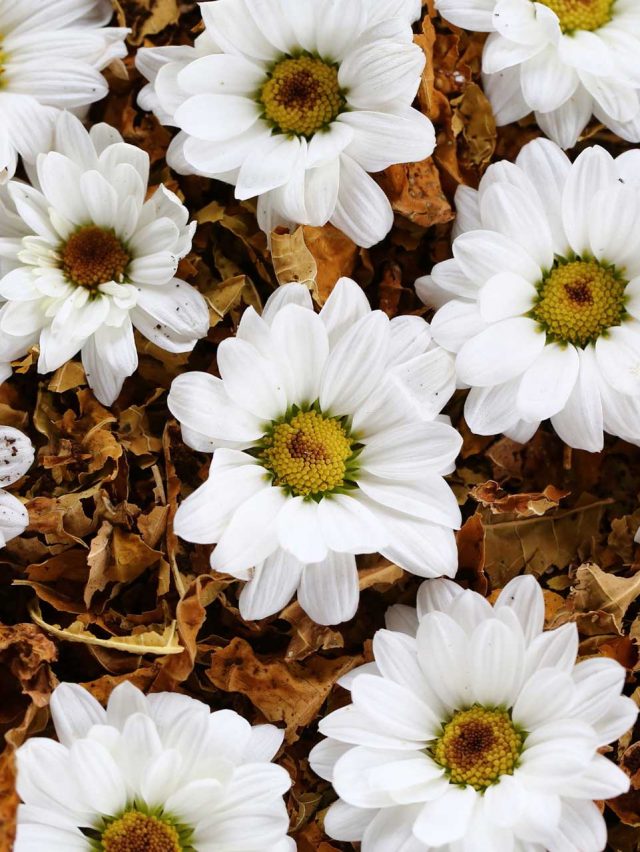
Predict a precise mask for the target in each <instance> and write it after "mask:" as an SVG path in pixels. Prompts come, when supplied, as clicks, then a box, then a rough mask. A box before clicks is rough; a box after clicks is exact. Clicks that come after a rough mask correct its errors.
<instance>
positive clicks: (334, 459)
mask: <svg viewBox="0 0 640 852" xmlns="http://www.w3.org/2000/svg"><path fill="white" fill-rule="evenodd" d="M264 446H265V449H264V450H263V451H262V455H261V460H262V463H263V464H264V466H265V467H266V468H267V470H269V471H270V472H271V473H272V474H273V483H274V485H280V486H284V487H286V488H288V489H290V491H291V493H292V494H294V495H296V496H303V497H310V496H319V495H322V494H325V493H326V492H328V491H333V490H334V489H336V488H339V487H340V486H342V485H344V483H345V476H346V473H347V462H348V461H349V458H350V457H351V455H352V454H353V447H352V441H351V439H350V437H349V435H348V434H347V432H346V430H345V428H344V426H343V425H342V423H341V422H340V420H336V419H335V418H330V417H323V416H322V415H321V414H319V413H318V412H317V411H315V410H314V409H312V410H310V411H301V412H299V413H298V414H296V415H295V416H294V417H293V418H292V419H291V420H289V421H288V422H286V423H278V424H277V425H276V426H274V427H273V429H272V431H271V432H270V434H269V435H268V436H267V438H266V439H265V442H264Z"/></svg>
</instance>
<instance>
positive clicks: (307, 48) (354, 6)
mask: <svg viewBox="0 0 640 852" xmlns="http://www.w3.org/2000/svg"><path fill="white" fill-rule="evenodd" d="M200 9H201V11H202V18H203V22H204V25H205V31H204V32H203V33H202V35H200V36H199V37H198V39H197V41H196V44H195V46H194V47H182V46H175V47H165V48H162V47H159V48H149V49H143V50H140V51H139V52H138V55H137V60H136V61H137V65H138V68H139V70H140V71H141V72H142V73H143V74H144V75H145V77H147V79H148V80H150V84H149V86H147V87H146V88H145V89H143V91H142V92H141V95H140V104H141V106H142V107H143V108H145V109H152V110H153V111H154V112H155V113H156V115H157V116H158V118H159V119H160V120H161V121H162V122H164V123H165V124H169V125H174V126H176V127H178V128H180V133H178V135H177V136H176V138H175V139H174V141H173V143H172V144H171V146H170V147H169V151H168V152H167V162H168V163H169V165H170V166H171V167H172V168H174V169H175V170H176V171H178V172H179V173H181V174H194V173H195V174H200V175H205V176H209V177H214V178H218V179H220V180H224V181H226V182H227V183H231V184H233V185H234V186H235V194H236V197H237V198H239V199H247V198H252V197H253V196H259V200H258V218H259V222H260V225H261V227H262V228H263V229H264V230H265V231H266V232H267V233H269V232H270V231H271V230H272V229H273V228H274V227H275V226H276V225H280V224H285V225H289V224H292V223H300V224H309V225H324V224H325V223H326V222H328V221H331V222H333V224H334V225H336V227H338V228H340V229H341V230H342V231H344V232H345V233H346V234H348V236H350V237H351V238H352V239H353V240H354V241H355V242H356V243H358V245H361V246H371V245H373V244H374V243H377V242H379V241H380V240H381V239H382V238H383V237H384V236H385V235H386V234H387V232H388V231H389V230H390V228H391V225H392V223H393V213H392V210H391V205H390V204H389V201H388V199H387V197H386V196H385V194H384V192H383V191H382V190H381V189H380V187H379V186H378V184H377V183H376V182H375V181H374V180H373V178H371V177H370V176H369V174H368V173H369V172H379V171H381V170H382V169H385V168H386V167H387V166H390V165H392V164H394V163H406V162H413V161H416V160H423V159H424V158H425V157H428V156H429V155H430V154H431V152H432V151H433V148H434V145H435V135H434V130H433V126H432V124H431V122H430V121H429V120H428V119H427V118H426V117H425V116H424V115H422V114H421V113H420V112H418V111H417V110H415V109H413V108H412V106H411V104H412V101H413V99H414V97H415V95H416V92H417V90H418V85H419V83H420V76H421V73H422V70H423V67H424V64H425V57H424V53H423V52H422V50H421V49H420V48H419V47H418V45H415V44H413V40H412V39H413V36H412V31H411V21H412V20H414V19H415V18H417V17H418V16H419V14H420V9H421V3H420V2H419V0H215V2H209V3H201V4H200Z"/></svg>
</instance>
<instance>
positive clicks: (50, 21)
mask: <svg viewBox="0 0 640 852" xmlns="http://www.w3.org/2000/svg"><path fill="white" fill-rule="evenodd" d="M112 17H113V6H112V5H111V3H110V2H109V0H77V2H70V0H20V2H19V3H3V4H2V8H1V9H0V116H2V120H1V121H0V181H3V180H6V179H7V178H11V177H13V175H14V173H15V170H16V165H17V160H18V156H22V157H23V158H24V160H26V161H27V162H29V163H33V162H35V159H36V157H37V155H38V154H39V153H40V152H42V151H48V150H49V149H50V148H51V142H52V139H53V130H54V125H55V120H56V117H57V115H58V112H59V110H61V109H72V110H74V111H75V112H78V111H80V110H82V109H83V108H84V107H87V106H88V105H89V104H92V103H94V102H95V101H99V100H101V99H102V98H104V96H105V95H106V94H107V83H106V80H105V79H104V77H103V76H102V74H101V73H100V71H102V70H103V69H104V68H106V67H107V65H109V64H110V63H111V62H113V61H114V59H120V58H122V57H123V56H126V54H127V48H126V45H125V43H124V39H125V37H126V35H127V33H128V32H129V31H128V30H127V29H122V28H117V27H105V24H108V23H109V21H110V20H111V18H112Z"/></svg>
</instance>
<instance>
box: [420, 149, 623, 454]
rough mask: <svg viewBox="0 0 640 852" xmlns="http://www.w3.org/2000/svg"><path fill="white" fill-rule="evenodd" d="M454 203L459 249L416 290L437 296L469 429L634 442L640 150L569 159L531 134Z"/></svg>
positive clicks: (595, 445)
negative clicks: (547, 428)
mask: <svg viewBox="0 0 640 852" xmlns="http://www.w3.org/2000/svg"><path fill="white" fill-rule="evenodd" d="M456 204H457V207H458V219H457V223H456V228H455V231H454V236H455V239H454V242H453V259H452V260H446V261H444V262H443V263H438V264H436V266H435V267H434V269H433V270H432V273H431V276H428V277H426V278H422V279H419V280H418V281H417V282H416V289H417V291H418V294H419V295H420V297H421V298H422V300H423V301H424V302H425V303H426V304H428V305H431V306H436V307H438V306H441V307H439V310H438V311H437V312H436V314H435V316H434V318H433V322H432V324H431V328H432V332H433V336H434V339H435V340H436V341H437V342H438V343H439V344H440V345H441V346H444V347H445V348H446V349H448V350H449V351H450V352H453V353H456V370H457V374H458V380H459V382H460V383H461V384H463V385H466V386H470V387H471V391H470V393H469V396H468V397H467V401H466V405H465V417H466V420H467V422H468V424H469V426H470V427H471V429H472V430H473V431H474V432H476V433H477V434H479V435H492V434H497V433H499V432H504V433H505V434H507V435H509V436H510V437H511V438H513V439H514V440H516V441H521V442H524V441H527V440H529V438H530V437H531V436H532V435H533V433H534V432H535V431H536V429H537V427H538V425H539V423H540V421H541V420H544V419H546V418H551V422H552V424H553V426H554V428H555V430H556V432H557V433H558V434H559V435H560V437H561V438H562V440H563V441H565V442H566V443H567V444H569V445H570V446H572V447H576V448H579V449H583V450H589V451H591V452H596V451H599V450H601V449H602V446H603V430H604V431H605V432H609V433H611V434H612V435H616V436H618V437H620V438H623V439H625V440H627V441H631V442H633V443H640V242H639V241H638V239H637V234H638V232H639V231H640V151H637V150H633V151H628V152H626V153H624V154H622V155H621V156H619V157H618V158H617V159H613V157H611V155H610V154H608V153H607V152H606V151H605V150H603V149H602V148H600V147H593V148H588V149H586V150H585V151H584V152H583V153H582V154H581V155H580V156H579V157H578V159H577V160H576V161H575V163H573V165H572V164H571V163H570V161H569V160H568V159H567V157H566V155H565V154H564V153H563V152H562V151H561V150H560V148H559V147H558V146H557V145H555V143H553V142H550V141H548V140H546V139H540V140H535V141H533V142H531V143H529V144H528V145H526V146H525V147H524V148H523V149H522V151H521V152H520V154H519V155H518V157H517V159H516V163H515V165H514V164H512V163H508V162H501V163H496V164H494V165H492V166H490V167H489V169H488V170H487V172H486V174H485V176H484V178H483V179H482V181H481V183H480V188H479V190H478V191H475V190H472V189H468V188H461V189H459V190H458V193H457V195H456Z"/></svg>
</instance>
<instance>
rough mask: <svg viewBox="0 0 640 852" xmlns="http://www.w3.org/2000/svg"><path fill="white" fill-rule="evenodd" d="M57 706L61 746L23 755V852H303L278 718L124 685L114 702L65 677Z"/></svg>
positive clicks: (39, 746)
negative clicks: (279, 757)
mask: <svg viewBox="0 0 640 852" xmlns="http://www.w3.org/2000/svg"><path fill="white" fill-rule="evenodd" d="M51 714H52V716H53V720H54V723H55V727H56V733H57V735H58V739H59V742H55V741H54V740H49V739H45V738H42V737H38V738H34V739H30V740H27V742H26V743H25V744H24V745H23V746H21V747H20V748H19V749H18V751H17V762H18V778H17V785H16V786H17V790H18V794H19V795H20V797H21V799H22V801H23V803H24V804H22V805H20V807H19V810H18V831H17V837H16V842H15V846H14V852H45V850H46V852H54V850H55V852H295V843H294V842H293V840H292V839H291V838H288V837H287V836H286V835H287V831H288V828H289V818H288V816H287V810H286V807H285V804H284V800H283V798H282V796H283V794H284V793H286V791H287V790H288V789H289V787H290V786H291V779H290V777H289V775H288V773H287V772H286V771H285V770H284V769H283V768H282V767H281V766H276V765H274V764H272V763H271V762H270V761H271V760H272V759H273V757H274V755H275V753H276V752H277V751H278V749H279V748H280V745H281V744H282V739H283V731H281V730H279V729H278V728H276V727H274V726H273V725H256V726H254V727H252V726H251V725H250V724H249V723H248V722H247V721H246V720H245V719H243V718H242V716H239V715H238V714H237V713H235V712H234V711H232V710H219V711H217V712H215V713H211V712H210V711H209V708H208V707H207V706H206V705H205V704H203V703H202V702H200V701H196V700H194V699H193V698H188V697H187V696H185V695H178V694H177V693H167V692H164V693H163V692H159V693H155V694H152V695H148V696H145V695H144V694H143V693H142V692H140V690H138V689H136V688H135V687H134V686H132V685H131V684H129V683H126V682H125V683H123V684H121V685H120V686H117V687H116V688H115V689H114V690H113V692H112V693H111V696H110V698H109V702H108V705H107V709H106V710H104V709H103V708H102V707H101V705H100V704H99V703H98V702H97V701H96V700H95V698H93V696H92V695H90V694H89V693H88V692H87V691H86V690H85V689H83V688H82V687H81V686H78V685H76V684H62V685H61V686H59V687H58V688H57V689H56V690H55V692H54V693H53V695H52V696H51Z"/></svg>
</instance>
